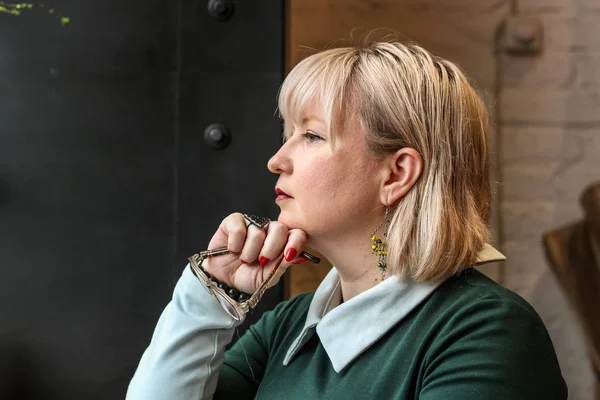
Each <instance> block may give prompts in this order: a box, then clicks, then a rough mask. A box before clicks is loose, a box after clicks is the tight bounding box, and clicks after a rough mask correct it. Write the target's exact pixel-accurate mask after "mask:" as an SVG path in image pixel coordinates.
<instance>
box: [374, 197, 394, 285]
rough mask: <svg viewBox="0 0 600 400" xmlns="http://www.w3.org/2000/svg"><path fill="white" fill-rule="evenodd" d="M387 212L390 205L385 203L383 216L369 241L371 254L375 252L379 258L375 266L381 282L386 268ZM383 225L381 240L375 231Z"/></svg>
mask: <svg viewBox="0 0 600 400" xmlns="http://www.w3.org/2000/svg"><path fill="white" fill-rule="evenodd" d="M389 214H390V206H388V205H386V206H385V216H384V217H383V221H381V223H380V224H379V226H378V227H377V228H375V230H374V231H373V233H371V241H373V245H372V246H371V250H372V253H373V254H376V255H377V256H378V257H379V260H378V262H377V268H379V270H380V271H381V282H383V280H384V279H385V272H386V269H387V241H386V239H387V233H388V228H389V226H390V219H389ZM384 225H385V227H384V229H383V240H381V239H380V238H379V237H377V235H375V234H376V233H377V231H378V230H379V228H381V227H382V226H384Z"/></svg>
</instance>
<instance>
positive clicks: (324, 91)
mask: <svg viewBox="0 0 600 400" xmlns="http://www.w3.org/2000/svg"><path fill="white" fill-rule="evenodd" d="M348 50H349V49H332V50H328V51H325V52H322V53H317V54H314V55H312V56H310V57H307V58H305V59H304V60H302V61H301V62H300V63H299V64H298V65H297V66H296V67H295V68H294V69H293V70H292V71H291V72H290V73H289V74H288V76H287V77H286V78H285V80H284V82H283V85H282V86H281V90H280V92H279V98H278V108H279V115H280V117H281V118H282V119H283V123H284V130H283V136H284V140H287V139H289V138H290V137H291V136H292V134H293V130H294V126H295V125H298V124H300V123H301V121H302V120H303V118H305V117H307V115H306V112H307V111H306V110H307V109H308V108H309V107H311V106H313V105H315V103H316V105H317V106H318V107H320V109H321V110H322V111H323V116H324V119H325V124H326V126H327V131H328V132H327V133H328V135H329V137H330V138H331V141H332V143H333V142H334V141H335V134H336V132H337V131H338V129H336V128H337V126H338V124H339V123H343V120H344V118H343V117H344V116H343V115H341V113H342V112H347V111H348V110H347V108H348V107H344V104H345V103H346V101H345V95H346V92H347V91H348V87H349V85H350V77H351V75H352V69H353V66H354V61H355V60H356V59H357V55H356V54H354V53H353V52H351V51H348Z"/></svg>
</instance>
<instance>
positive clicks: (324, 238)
mask: <svg viewBox="0 0 600 400" xmlns="http://www.w3.org/2000/svg"><path fill="white" fill-rule="evenodd" d="M279 110H280V113H281V116H282V118H283V120H284V121H285V129H284V134H285V143H284V144H283V146H282V147H281V149H280V150H279V151H278V152H277V153H276V154H275V155H274V156H273V157H272V158H271V160H269V163H268V167H269V169H270V170H271V171H272V172H273V173H275V174H278V175H279V178H278V181H277V188H276V192H277V198H276V201H277V204H278V205H279V207H280V209H281V213H280V215H279V218H278V220H277V221H272V222H270V223H269V221H268V220H266V219H264V218H260V217H256V216H251V215H243V214H240V213H233V214H231V215H229V216H227V217H226V218H225V219H224V220H223V222H222V223H221V225H220V226H219V227H218V228H217V230H216V233H215V234H214V236H213V238H212V240H211V241H210V243H209V244H208V249H210V251H209V252H202V253H199V254H197V255H195V256H194V257H191V258H190V261H191V263H190V264H191V265H190V266H188V267H187V268H186V269H185V270H184V272H183V275H182V277H181V278H180V280H179V282H178V284H177V287H176V289H175V292H174V295H173V300H172V301H171V302H170V303H169V304H168V305H167V307H166V309H165V310H164V312H163V314H162V316H161V317H160V320H159V321H158V325H157V327H156V331H155V333H154V336H153V338H152V341H151V343H150V345H149V347H148V349H147V350H146V351H145V353H144V355H143V356H142V359H141V361H140V364H139V367H138V369H137V371H136V374H135V376H134V377H133V379H132V381H131V383H130V386H129V391H128V398H129V399H140V400H150V399H208V398H216V399H253V398H258V399H302V400H305V399H321V398H323V399H344V400H349V399H417V398H418V399H427V400H433V399H436V400H437V399H444V400H453V399H456V400H459V399H460V400H470V399H473V400H475V399H477V400H480V399H485V400H494V399H544V400H550V399H566V398H567V389H566V386H565V383H564V380H563V378H562V376H561V372H560V369H559V366H558V363H557V359H556V355H555V352H554V349H553V346H552V343H551V340H550V338H549V336H548V334H547V332H546V329H545V327H544V324H543V323H542V321H541V320H540V318H539V317H538V315H537V314H536V312H535V311H534V310H533V309H532V308H531V307H530V306H529V305H528V304H527V303H526V302H525V301H524V300H523V299H521V298H520V297H518V296H517V295H515V294H513V293H511V292H510V291H508V290H506V289H503V288H502V287H500V286H498V285H497V284H495V283H494V282H493V281H491V280H489V279H487V278H486V277H485V276H483V275H482V274H481V273H479V272H477V271H476V270H475V269H474V267H475V266H477V265H478V264H481V263H485V262H489V261H498V260H501V259H503V258H504V257H503V256H502V255H501V254H500V253H499V252H497V251H496V250H495V249H493V248H492V247H491V246H490V245H489V244H487V242H488V226H487V225H488V216H489V211H490V196H491V195H490V176H489V170H490V143H489V137H488V135H489V133H488V129H489V128H488V117H487V114H486V110H485V106H484V104H483V102H482V100H481V98H480V97H479V96H478V95H477V93H476V92H475V90H474V89H473V87H472V86H471V85H470V84H469V82H468V81H467V79H466V78H465V76H464V74H463V72H461V70H460V69H459V68H458V67H457V66H456V65H454V64H452V63H451V62H449V61H446V60H443V59H440V58H437V57H434V56H432V55H431V54H430V53H428V52H427V51H425V50H424V49H422V48H421V47H418V46H416V45H404V44H400V43H375V44H372V45H368V46H363V47H347V48H337V49H332V50H327V51H324V52H321V53H318V54H315V55H313V56H311V57H309V58H307V59H305V60H304V61H302V62H301V63H300V64H299V65H298V66H297V67H296V68H294V70H293V71H292V72H291V73H290V74H289V75H288V77H287V78H286V80H285V82H284V83H283V86H282V88H281V92H280V95H279ZM306 247H310V248H313V249H315V250H317V251H319V252H320V253H321V254H324V255H325V256H326V257H327V258H328V259H329V260H330V261H331V262H332V264H333V265H334V266H335V267H334V268H333V269H332V270H331V271H330V272H329V274H328V275H327V277H326V278H325V279H324V281H323V282H322V283H321V285H320V286H319V288H318V289H317V290H316V292H315V293H306V294H301V295H299V296H296V297H294V298H292V299H291V300H289V301H285V302H283V303H281V304H279V305H278V306H277V307H276V308H275V309H274V310H273V311H270V312H267V313H265V314H264V316H263V317H262V318H261V320H260V321H259V322H258V323H257V324H255V325H254V326H252V327H251V328H250V329H249V330H248V332H247V333H246V334H245V335H244V336H243V337H242V338H241V339H240V340H239V341H238V342H237V343H236V344H235V345H234V346H233V348H231V349H230V350H229V351H227V352H226V351H225V347H226V346H227V345H228V344H229V343H230V341H231V339H232V336H233V334H234V330H235V327H236V326H237V325H238V324H239V323H240V322H241V321H242V320H243V318H244V314H245V312H246V311H247V310H248V309H249V308H251V307H253V306H255V305H256V302H257V301H258V300H259V299H260V296H261V294H262V292H263V290H264V289H265V288H266V287H267V286H270V285H272V284H274V283H275V282H276V281H277V280H278V279H279V277H280V276H281V274H282V273H283V271H285V269H286V268H287V267H288V266H289V265H291V264H293V263H301V262H304V261H306V260H307V259H310V254H307V253H305V252H303V251H304V249H305V248H306ZM205 289H208V290H205ZM257 292H258V293H257ZM244 293H246V294H244ZM252 295H253V296H252ZM251 296H252V297H251Z"/></svg>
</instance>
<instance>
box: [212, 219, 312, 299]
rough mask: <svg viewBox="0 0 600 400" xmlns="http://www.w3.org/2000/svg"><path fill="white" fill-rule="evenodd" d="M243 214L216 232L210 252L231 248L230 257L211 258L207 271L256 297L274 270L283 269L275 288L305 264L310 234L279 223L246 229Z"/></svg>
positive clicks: (277, 278)
mask: <svg viewBox="0 0 600 400" xmlns="http://www.w3.org/2000/svg"><path fill="white" fill-rule="evenodd" d="M247 224H248V221H247V220H246V219H245V218H244V216H243V215H242V214H240V213H233V214H230V215H229V216H228V217H227V218H225V219H224V220H223V221H222V222H221V225H219V229H217V231H216V232H215V234H214V235H213V237H212V239H211V240H210V243H209V245H208V248H209V249H216V248H219V247H225V246H227V249H228V250H229V252H230V253H229V254H224V255H220V256H214V257H209V258H208V259H206V260H205V261H204V263H203V267H204V269H205V270H206V272H208V273H209V274H210V275H212V276H214V277H215V278H216V279H218V280H219V281H221V282H224V283H226V284H228V285H229V286H233V287H234V288H236V289H237V290H240V291H242V292H245V293H250V294H252V293H254V292H255V291H256V289H258V287H259V286H260V285H261V284H262V283H263V282H264V280H265V279H266V278H267V277H268V276H269V273H270V272H271V271H272V270H273V268H275V267H277V266H278V265H281V266H280V268H279V270H278V271H277V273H276V275H275V277H274V279H273V280H272V281H271V283H270V286H273V285H275V284H276V283H277V282H278V281H279V279H280V278H281V276H282V275H283V273H284V272H285V271H286V270H287V268H288V267H289V266H290V265H291V264H298V263H301V262H304V261H305V260H306V258H304V257H303V256H301V253H302V251H303V250H304V247H305V246H306V233H305V232H304V231H302V230H300V229H289V228H288V227H287V226H285V225H283V224H282V223H280V222H277V221H271V223H270V224H269V225H268V226H267V227H266V228H258V227H256V226H254V225H250V226H248V228H246V225H247Z"/></svg>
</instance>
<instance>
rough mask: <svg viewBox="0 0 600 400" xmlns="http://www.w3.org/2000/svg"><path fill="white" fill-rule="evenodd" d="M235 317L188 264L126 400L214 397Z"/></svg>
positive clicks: (144, 355) (163, 314) (157, 327)
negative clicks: (229, 313)
mask: <svg viewBox="0 0 600 400" xmlns="http://www.w3.org/2000/svg"><path fill="white" fill-rule="evenodd" d="M240 323H241V322H237V321H235V320H234V319H233V318H232V317H231V316H229V315H228V314H227V313H226V312H225V310H223V308H222V307H221V305H220V304H219V302H218V301H217V299H216V298H215V297H214V296H213V295H211V294H209V293H208V292H207V291H206V290H205V289H204V288H203V287H202V285H201V284H200V282H199V281H198V278H196V276H195V275H194V274H193V272H192V271H191V269H190V267H189V264H188V266H187V267H186V268H185V270H184V271H183V274H182V276H181V278H180V279H179V281H178V282H177V285H176V286H175V291H174V293H173V299H172V300H171V302H170V303H169V304H168V305H167V307H166V308H165V310H164V311H163V313H162V315H161V316H160V319H159V320H158V324H157V325H156V328H155V330H154V334H153V335H152V341H151V342H150V346H148V348H147V349H146V351H145V352H144V354H143V356H142V359H141V360H140V364H139V365H138V368H137V370H136V372H135V375H134V376H133V378H132V380H131V382H130V383H129V388H128V390H127V397H126V399H128V400H158V399H160V400H172V399H194V400H195V399H210V398H212V396H213V393H214V391H215V389H216V386H217V381H218V375H219V368H220V366H221V364H222V363H223V358H224V352H225V347H226V346H227V345H228V344H229V343H230V342H231V339H232V337H233V334H234V331H235V327H236V326H237V325H239V324H240Z"/></svg>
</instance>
